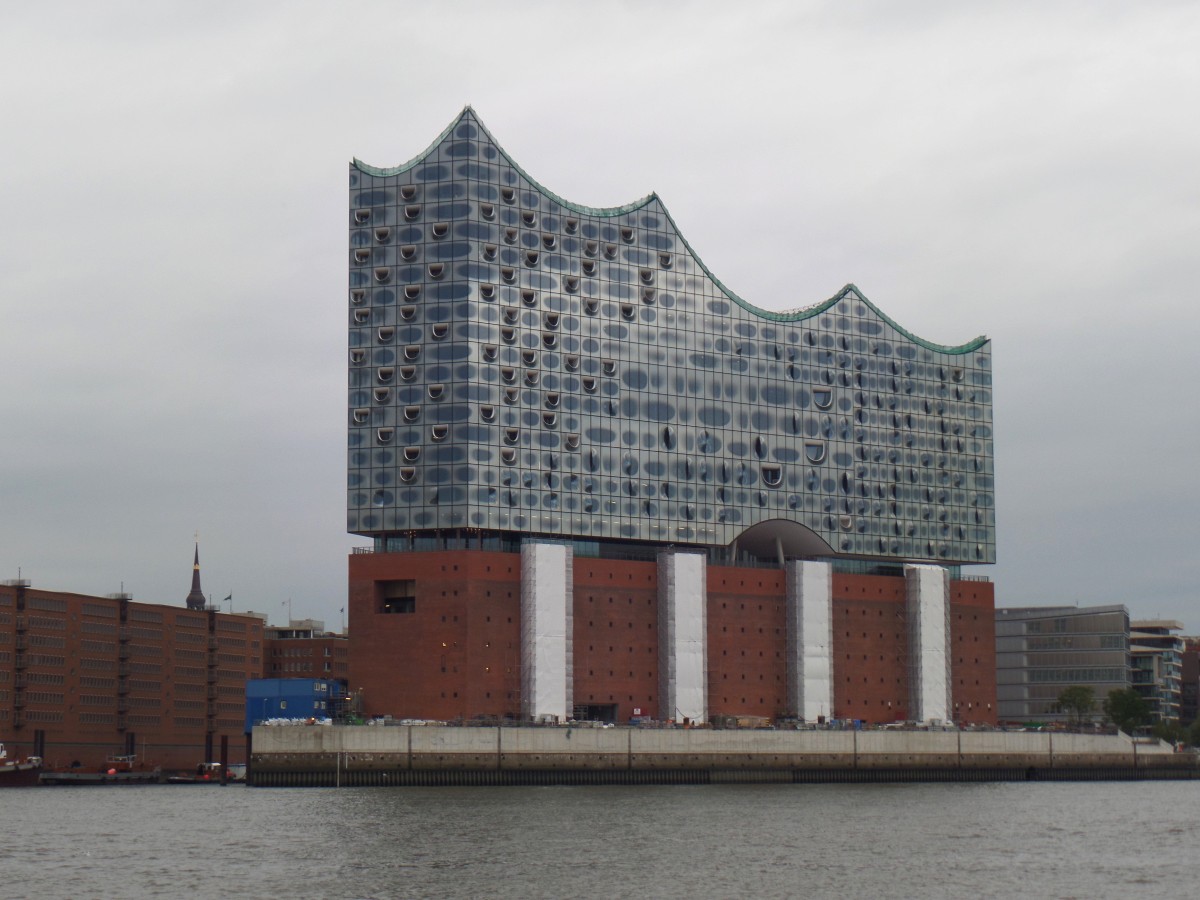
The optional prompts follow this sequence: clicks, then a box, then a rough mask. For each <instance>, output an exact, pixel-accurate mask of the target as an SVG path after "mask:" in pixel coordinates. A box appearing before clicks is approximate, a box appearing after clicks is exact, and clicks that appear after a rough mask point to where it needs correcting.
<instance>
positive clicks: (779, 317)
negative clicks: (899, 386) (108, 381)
mask: <svg viewBox="0 0 1200 900" xmlns="http://www.w3.org/2000/svg"><path fill="white" fill-rule="evenodd" d="M468 115H469V116H470V117H471V118H472V119H473V120H474V123H475V125H477V126H478V127H479V128H480V129H481V130H482V131H483V133H484V134H486V135H487V136H488V139H489V140H490V141H491V142H492V144H494V145H495V147H496V149H497V150H498V151H500V155H501V156H503V157H504V159H505V160H507V162H508V164H509V165H510V166H512V167H513V168H514V169H516V170H517V172H519V173H520V174H521V175H522V176H524V178H525V180H526V181H528V182H529V183H530V184H531V185H533V186H534V187H535V188H537V190H539V191H540V192H541V193H542V194H544V195H545V196H547V197H549V198H550V199H551V200H553V201H554V202H556V203H558V204H560V205H562V206H565V207H566V208H567V209H570V210H574V211H575V212H578V213H584V214H587V215H593V216H603V217H611V216H620V215H624V214H626V213H630V212H634V211H636V210H639V209H642V208H644V207H646V206H649V205H650V204H651V203H653V202H654V201H656V200H657V201H658V205H659V208H660V209H662V212H663V215H665V216H666V217H667V220H668V221H669V222H670V223H671V226H672V227H673V228H674V229H675V234H676V235H677V236H678V237H679V240H680V241H682V242H683V245H684V246H685V247H687V249H688V252H689V253H691V255H692V258H693V259H695V260H696V262H697V263H698V264H699V266H700V268H701V270H703V272H704V274H705V275H707V276H708V277H709V278H711V279H712V282H713V284H715V285H716V286H717V287H719V288H720V289H721V291H722V293H724V294H725V296H727V297H728V298H729V299H730V300H732V301H733V302H734V303H736V304H737V305H738V306H740V307H742V308H743V309H745V310H746V311H748V312H751V313H754V314H755V315H756V316H759V317H760V318H763V319H767V320H769V321H772V322H801V321H803V320H805V319H810V318H812V317H813V316H817V315H820V314H821V313H823V312H825V311H826V310H827V309H829V308H830V307H831V306H833V305H834V304H836V303H837V302H838V301H840V300H842V299H844V298H845V297H846V296H847V295H848V294H851V293H853V294H854V296H856V297H857V298H858V299H859V300H861V301H862V302H863V303H865V304H866V305H867V307H868V308H869V309H870V310H871V311H872V312H874V313H875V315H877V316H879V318H880V319H882V320H883V321H884V322H886V323H887V324H888V325H890V326H891V327H892V328H894V329H896V331H898V332H900V334H902V335H904V337H906V338H908V339H909V340H910V341H912V342H913V343H914V344H917V345H918V346H921V347H924V348H925V349H927V350H935V351H937V352H939V353H951V354H963V353H972V352H974V351H975V350H978V349H979V348H980V347H982V346H984V345H985V344H987V343H988V340H989V339H988V337H987V335H982V334H981V335H980V336H979V337H977V338H975V339H973V340H970V341H967V342H966V343H965V344H957V345H950V344H937V343H934V342H933V341H927V340H925V339H924V338H921V337H918V336H917V335H915V334H913V333H912V332H911V331H909V330H908V329H907V328H905V327H903V326H902V325H900V324H899V323H898V322H896V321H895V320H894V319H893V318H892V317H891V316H889V315H888V314H887V313H885V312H883V310H881V309H880V308H879V307H878V306H876V305H875V304H874V303H872V302H871V301H870V300H868V299H867V297H866V295H864V294H863V292H862V291H860V290H859V289H858V287H857V286H856V285H854V284H852V283H851V284H847V285H846V286H845V287H843V288H842V289H841V290H840V291H838V292H837V293H836V294H834V295H833V296H832V297H830V298H829V299H828V300H824V301H822V302H820V303H816V304H814V305H812V306H807V307H804V308H803V309H796V310H790V311H788V312H772V311H771V310H767V309H762V308H761V307H758V306H755V305H754V304H753V303H750V302H748V301H746V300H743V299H742V298H741V297H739V296H738V295H737V294H736V293H734V292H733V291H731V290H730V289H729V288H728V287H726V286H725V284H724V282H722V281H721V279H719V278H718V277H717V276H716V275H714V274H713V272H712V270H711V269H710V268H709V267H708V266H707V265H705V263H704V260H703V259H701V258H700V254H698V253H697V252H696V251H695V250H694V249H693V248H692V245H691V244H690V243H688V239H687V238H686V237H684V235H683V231H682V230H681V229H680V227H679V224H678V223H677V222H676V221H675V219H674V217H673V216H672V215H671V213H670V211H669V210H668V209H667V207H666V204H664V203H663V202H662V198H661V197H659V196H658V194H657V193H655V192H651V193H649V194H647V195H646V196H645V197H642V198H641V199H640V200H635V201H634V202H632V203H626V204H624V205H623V206H608V207H596V206H583V205H582V204H579V203H573V202H571V201H570V200H568V199H566V198H565V197H560V196H559V195H558V194H556V193H554V191H552V190H550V189H549V188H547V187H545V186H544V185H543V184H542V183H541V182H540V181H538V180H537V179H536V178H534V177H533V176H532V175H530V174H529V173H528V172H526V171H525V170H524V169H523V168H522V167H521V165H520V163H518V162H517V161H516V160H515V159H513V158H512V156H510V155H509V153H508V151H507V150H505V149H504V147H503V146H502V145H501V144H500V142H499V141H498V140H496V137H495V135H493V134H492V133H491V132H490V131H489V130H488V127H487V126H486V125H484V124H483V122H482V121H480V119H479V116H478V115H476V114H475V110H474V109H472V108H471V106H470V104H468V105H466V106H464V107H463V108H462V111H461V112H460V113H459V114H458V115H457V116H455V117H454V119H453V121H451V122H450V124H449V125H447V126H446V127H445V128H444V129H443V130H442V133H441V134H439V135H438V136H437V137H436V138H434V139H433V142H432V143H430V145H429V146H428V147H426V148H425V149H424V150H422V151H421V152H420V153H418V154H417V155H416V156H414V157H413V158H412V159H410V160H409V161H408V162H405V163H401V164H400V165H398V166H392V167H390V168H379V167H377V166H371V165H368V164H367V163H364V162H363V161H362V160H360V159H358V158H354V159H352V160H351V163H350V164H351V165H352V166H354V167H355V168H356V169H358V170H359V171H361V172H364V173H366V174H368V175H376V176H385V177H386V176H389V175H399V174H401V173H403V172H407V171H408V170H409V169H411V168H412V167H413V166H415V165H418V164H419V163H421V162H423V161H424V160H425V158H426V157H427V156H429V154H430V153H432V152H433V150H434V148H436V147H437V146H438V145H439V144H441V143H442V141H444V140H445V139H446V138H447V137H449V136H450V134H451V133H452V132H453V131H454V129H455V127H456V126H457V125H458V124H459V122H461V121H462V120H463V119H465V118H467V116H468Z"/></svg>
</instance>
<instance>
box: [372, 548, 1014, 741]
mask: <svg viewBox="0 0 1200 900" xmlns="http://www.w3.org/2000/svg"><path fill="white" fill-rule="evenodd" d="M573 570H574V571H573V577H574V592H573V593H574V609H573V615H572V623H573V632H572V646H573V651H572V660H573V672H572V676H573V677H572V680H573V685H574V697H573V700H574V704H573V705H574V707H575V710H573V712H575V711H578V712H579V714H580V715H584V714H586V709H585V708H587V707H592V708H597V707H614V709H613V710H612V718H613V720H615V721H626V720H628V719H630V718H632V717H633V716H634V715H635V714H638V713H635V711H638V710H640V715H642V716H644V717H646V718H651V719H671V718H674V716H673V715H671V714H670V713H669V711H666V710H663V709H662V708H661V704H660V697H659V687H658V686H659V675H660V672H659V652H660V647H659V621H658V604H659V584H658V575H657V567H656V565H655V563H654V562H650V561H630V560H612V559H586V558H579V557H576V559H575V561H574V566H573ZM397 585H402V586H403V587H402V588H401V590H403V591H404V592H405V593H404V594H403V598H404V601H405V602H402V603H401V602H392V603H391V604H390V605H389V599H390V598H389V592H394V591H395V590H396V586H397ZM950 585H951V592H950V624H949V628H950V647H951V678H952V693H953V698H954V701H953V715H954V719H955V721H958V722H961V723H968V722H971V723H980V724H983V723H987V724H994V723H995V721H996V713H995V697H996V682H995V635H994V628H995V624H994V615H993V612H992V610H993V605H994V593H993V585H992V583H991V582H989V581H983V580H979V579H971V580H965V579H964V580H952V581H951V582H950ZM708 588H709V591H708V596H707V602H706V606H707V636H708V653H707V659H706V667H707V680H708V696H709V704H710V708H709V715H710V716H712V717H716V716H738V717H745V716H752V717H764V718H771V719H775V718H778V717H780V716H785V715H789V705H788V698H787V686H786V679H787V660H786V656H787V653H788V649H787V634H786V631H787V623H786V587H785V579H784V574H783V572H782V571H779V570H772V569H764V568H744V567H735V566H712V567H710V568H709V570H708ZM392 599H394V598H392ZM906 599H907V598H906V591H905V580H904V578H902V577H898V576H895V575H860V574H843V573H835V574H834V576H833V595H832V613H833V622H832V625H833V627H832V653H833V663H834V669H835V671H836V672H837V675H836V677H835V683H834V688H833V704H832V706H831V708H829V709H827V710H825V711H824V712H823V713H821V715H825V716H829V717H840V718H854V719H861V720H863V721H866V722H874V723H886V722H893V721H903V720H906V719H908V718H910V712H911V711H910V709H909V696H910V684H909V658H908V657H909V654H908V614H907V609H906ZM520 616H521V558H520V555H519V554H515V553H498V552H488V551H482V550H470V551H458V552H425V553H367V552H362V553H356V554H354V555H352V556H351V558H350V642H351V648H352V652H351V657H350V687H351V689H352V690H354V691H359V690H361V692H362V697H363V702H364V708H365V711H366V712H367V713H368V714H369V715H391V716H394V717H397V718H431V719H439V720H459V719H463V720H469V719H472V718H476V717H504V716H511V717H520V715H521V709H522V697H521V645H520V639H521V634H520Z"/></svg>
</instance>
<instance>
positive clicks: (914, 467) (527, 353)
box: [348, 108, 995, 565]
mask: <svg viewBox="0 0 1200 900" xmlns="http://www.w3.org/2000/svg"><path fill="white" fill-rule="evenodd" d="M349 174H350V209H349V297H348V301H349V302H348V307H349V310H348V317H349V404H348V406H349V409H348V432H349V449H348V453H349V461H348V462H349V465H348V530H349V531H350V532H352V533H355V534H362V535H368V536H371V537H373V538H375V539H376V541H377V544H379V543H380V542H382V543H383V544H384V545H385V546H386V545H387V543H388V542H389V541H391V540H393V539H400V540H403V541H406V542H412V541H414V540H416V539H418V538H419V537H420V536H421V535H422V534H444V533H447V532H452V533H456V534H468V535H470V534H479V535H487V536H504V535H508V536H510V537H511V536H516V537H519V536H521V535H525V534H538V535H546V536H566V537H572V538H576V539H581V540H586V541H640V542H649V543H656V544H667V543H669V544H676V545H700V546H708V547H724V546H728V545H731V544H732V543H733V542H735V541H739V540H742V541H747V542H749V541H750V539H751V538H752V536H753V534H754V533H755V532H754V528H755V526H764V527H767V528H768V529H771V531H770V535H773V536H774V540H775V544H776V546H777V547H782V546H783V543H784V542H783V541H782V540H780V537H781V536H782V537H783V538H786V540H787V541H790V542H792V543H789V544H788V546H789V547H790V548H792V549H794V548H795V547H796V546H803V547H804V548H805V549H806V550H807V551H808V552H810V553H811V554H812V555H826V556H842V557H859V558H877V559H893V560H927V561H935V562H939V563H942V564H947V565H950V564H970V563H992V562H994V561H995V531H994V513H993V467H992V397H991V377H992V376H991V347H990V343H989V342H988V341H987V340H986V339H984V338H978V339H976V340H974V341H972V342H970V343H967V344H964V345H961V346H956V347H947V346H940V345H937V344H933V343H930V342H928V341H923V340H921V339H919V338H916V337H915V336H913V335H911V334H909V333H908V332H906V331H904V330H903V329H902V328H900V327H899V326H898V325H896V324H895V323H893V322H892V321H891V320H890V319H888V318H887V317H886V316H884V315H883V314H882V313H880V312H879V311H878V310H877V309H876V308H875V307H874V306H873V305H872V304H871V303H870V302H869V301H867V299H866V298H865V297H864V296H863V295H862V294H861V292H859V291H858V290H857V289H856V288H855V287H854V286H852V285H851V286H847V287H845V288H843V289H842V290H841V291H839V292H838V293H837V294H836V295H835V296H834V297H832V298H831V299H829V300H826V301H824V302H822V303H818V304H816V305H813V306H809V307H806V308H803V309H799V310H796V311H793V312H788V313H774V312H767V311H764V310H761V309H758V308H756V307H754V306H751V305H750V304H748V303H746V302H745V301H743V300H742V299H740V298H739V297H737V296H736V295H734V294H733V293H732V292H730V291H729V290H728V289H727V288H725V287H724V286H723V285H722V284H721V283H720V282H719V281H718V280H717V279H716V278H715V277H713V276H712V275H711V274H710V273H709V271H708V270H707V269H706V268H705V266H704V265H703V263H702V262H701V261H700V260H699V258H698V257H697V256H696V255H695V254H694V253H693V252H692V250H691V248H690V247H689V246H688V244H687V242H686V241H685V240H684V238H683V237H682V236H681V235H680V233H679V231H678V230H677V228H676V227H675V223H674V222H673V221H672V219H671V217H670V216H669V214H668V213H667V211H666V209H665V208H664V207H663V205H662V203H661V202H660V200H659V199H658V197H657V196H655V195H650V196H649V197H646V198H645V199H643V200H641V201H638V202H636V203H633V204H630V205H628V206H624V207H618V208H612V209H593V208H588V207H583V206H579V205H576V204H572V203H570V202H568V201H566V200H563V199H561V198H559V197H557V196H555V195H554V194H552V193H550V192H549V191H547V190H546V189H545V188H543V187H541V186H540V185H539V184H537V183H536V182H535V181H533V180H532V179H531V178H529V177H528V176H527V175H526V174H525V173H524V172H523V171H522V170H521V169H520V168H519V167H518V166H517V165H516V164H515V163H514V162H513V161H512V160H511V159H510V158H509V157H508V156H507V155H506V154H505V153H504V151H503V150H502V149H501V148H500V147H499V145H498V144H497V143H496V142H495V141H494V139H493V138H492V137H491V135H490V134H489V133H488V132H487V130H486V129H484V127H483V126H482V124H481V123H480V122H479V121H478V119H477V118H476V117H475V115H474V113H473V111H471V110H470V109H469V108H468V109H466V110H464V111H463V112H462V114H461V115H460V116H459V117H458V118H457V119H456V120H455V121H454V122H453V123H452V124H451V126H450V127H449V128H448V129H447V130H446V131H445V132H444V133H443V134H442V135H441V136H440V137H439V138H438V139H437V141H435V142H434V144H433V146H432V147H430V148H429V149H428V150H427V151H425V152H424V153H423V154H421V155H420V156H418V157H417V158H416V159H414V160H413V161H411V162H409V163H406V164H404V165H402V166H398V167H396V168H393V169H379V168H374V167H371V166H368V165H366V164H364V163H361V162H359V161H357V160H356V161H354V162H353V163H351V166H350V173H349ZM730 227H731V228H734V227H743V225H742V224H741V223H737V224H736V225H734V224H733V223H731V225H730ZM780 264H781V265H785V264H786V263H785V262H783V261H781V263H780ZM759 533H760V534H761V531H760V532H759ZM797 535H800V536H801V537H800V538H797ZM797 540H799V541H800V543H799V544H796V543H795V541H797ZM781 552H782V551H781Z"/></svg>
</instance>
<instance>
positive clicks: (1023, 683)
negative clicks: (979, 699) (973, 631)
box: [996, 606, 1130, 722]
mask: <svg viewBox="0 0 1200 900" xmlns="http://www.w3.org/2000/svg"><path fill="white" fill-rule="evenodd" d="M1129 650H1130V647H1129V611H1128V610H1127V609H1126V608H1125V607H1124V606H1083V607H1079V606H1033V607H1024V608H1013V609H997V610H996V701H997V703H998V708H999V718H1000V721H1001V722H1065V721H1067V720H1069V719H1070V718H1071V716H1070V714H1069V713H1068V712H1064V711H1063V710H1062V709H1061V708H1060V707H1059V705H1058V697H1059V695H1060V694H1062V692H1063V691H1064V690H1066V689H1067V688H1069V687H1089V688H1091V689H1092V691H1093V692H1094V694H1095V698H1096V709H1095V716H1096V718H1097V719H1099V718H1100V717H1101V706H1102V704H1103V702H1104V700H1105V698H1106V697H1107V696H1108V695H1109V693H1110V692H1112V691H1115V690H1125V689H1126V688H1128V687H1129V686H1130V656H1129Z"/></svg>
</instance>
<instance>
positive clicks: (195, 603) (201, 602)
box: [187, 539, 208, 609]
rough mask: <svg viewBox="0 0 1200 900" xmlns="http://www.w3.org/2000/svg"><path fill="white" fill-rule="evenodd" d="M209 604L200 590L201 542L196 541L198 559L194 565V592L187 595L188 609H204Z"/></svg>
mask: <svg viewBox="0 0 1200 900" xmlns="http://www.w3.org/2000/svg"><path fill="white" fill-rule="evenodd" d="M207 605H208V602H207V601H206V600H205V599H204V593H203V592H202V591H201V590H200V541H199V539H197V540H196V558H195V562H193V563H192V592H191V593H190V594H188V595H187V608H188V609H204V607H205V606H207Z"/></svg>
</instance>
